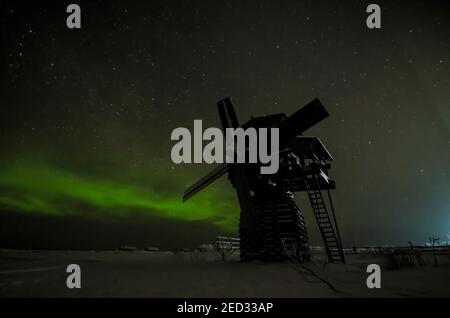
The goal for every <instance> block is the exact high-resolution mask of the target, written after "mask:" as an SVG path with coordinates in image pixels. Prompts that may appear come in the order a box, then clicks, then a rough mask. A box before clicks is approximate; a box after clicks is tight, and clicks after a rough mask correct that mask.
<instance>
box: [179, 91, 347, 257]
mask: <svg viewBox="0 0 450 318" xmlns="http://www.w3.org/2000/svg"><path fill="white" fill-rule="evenodd" d="M218 109H219V116H220V120H221V123H222V128H223V130H224V132H225V129H226V128H229V127H233V128H237V127H242V128H244V129H246V128H248V127H254V128H256V129H258V128H277V127H278V128H279V134H280V166H279V170H278V172H277V173H276V174H271V175H270V174H260V173H259V165H258V164H242V163H239V164H233V163H228V164H221V165H219V166H218V167H217V168H215V169H214V170H213V171H211V172H210V173H209V174H207V175H206V176H205V177H203V178H201V179H200V180H199V181H198V182H196V183H195V184H194V185H192V186H191V187H189V188H188V189H187V190H186V191H185V193H184V196H183V201H186V200H187V199H189V198H190V197H192V196H193V195H194V194H196V193H197V192H199V191H200V190H202V189H203V188H205V187H206V186H208V185H209V184H211V183H212V182H214V181H215V180H217V179H218V178H219V177H221V176H222V175H224V174H225V173H228V178H229V180H230V182H231V184H232V186H233V187H234V188H235V189H236V192H237V196H238V200H239V205H240V208H241V214H240V225H239V236H240V252H241V253H240V257H241V261H245V260H252V259H260V260H282V259H285V258H286V257H287V256H288V255H287V253H288V252H287V248H286V247H288V249H289V253H290V254H291V253H292V251H293V252H294V255H295V257H296V258H297V259H299V260H300V261H303V262H304V261H308V260H309V258H310V245H309V240H308V234H307V230H306V225H305V221H304V218H303V215H302V213H301V212H300V210H299V208H298V207H297V205H296V203H295V201H294V192H300V191H304V192H306V193H307V195H308V198H309V202H310V204H311V207H312V209H313V211H314V215H315V218H316V221H317V224H318V226H319V230H320V234H321V235H322V238H323V241H324V245H325V250H326V253H327V256H328V261H329V262H330V263H345V259H344V253H343V251H342V244H341V239H340V235H339V230H338V226H337V221H336V216H335V213H334V207H333V202H332V199H331V194H330V190H331V189H335V182H334V181H333V180H331V179H330V177H329V176H328V172H327V171H328V169H330V164H329V162H330V161H332V160H333V158H332V156H331V155H330V153H329V152H328V150H327V149H326V148H325V146H324V145H323V144H322V142H321V141H320V140H319V138H317V137H306V136H303V135H302V134H303V133H304V132H305V131H306V130H307V129H309V128H311V127H312V126H314V125H315V124H317V123H318V122H320V121H322V120H323V119H325V118H326V117H328V116H329V114H328V112H327V111H326V109H325V108H324V107H323V106H322V104H321V103H320V101H319V100H318V99H315V100H313V101H312V102H310V103H309V104H307V105H306V106H304V107H303V108H301V109H300V110H298V111H297V112H295V113H294V114H292V115H291V116H289V117H288V116H286V115H285V114H283V113H280V114H274V115H268V116H262V117H252V118H251V119H250V120H249V121H247V122H246V123H245V124H243V125H240V124H239V122H238V119H237V116H236V113H235V110H234V106H233V103H232V101H231V98H230V97H227V98H225V99H223V100H221V101H219V102H218ZM322 191H324V192H326V193H327V197H328V207H327V204H326V200H325V199H324V196H323V194H322ZM329 211H330V212H331V215H330V213H329Z"/></svg>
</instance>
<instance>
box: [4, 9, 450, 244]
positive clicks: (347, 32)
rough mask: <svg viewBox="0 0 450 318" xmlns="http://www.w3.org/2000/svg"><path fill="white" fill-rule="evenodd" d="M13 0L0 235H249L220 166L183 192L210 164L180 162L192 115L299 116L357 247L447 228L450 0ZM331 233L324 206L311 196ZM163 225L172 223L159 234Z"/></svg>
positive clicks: (88, 239)
mask: <svg viewBox="0 0 450 318" xmlns="http://www.w3.org/2000/svg"><path fill="white" fill-rule="evenodd" d="M77 3H79V4H80V6H81V10H82V28H81V29H80V30H68V29H67V28H66V26H65V19H66V15H67V14H66V13H65V7H66V5H67V4H65V3H61V4H50V3H41V2H39V3H30V4H27V5H25V4H20V3H17V2H15V1H9V2H8V1H7V2H2V4H0V24H1V25H0V26H1V27H0V35H1V41H2V46H1V49H0V60H1V64H0V85H1V97H2V100H1V102H0V149H1V150H0V247H14V248H33V247H39V248H54V247H58V248H83V249H90V248H111V247H116V246H117V245H118V244H132V245H137V246H142V245H152V244H155V245H158V244H162V245H163V244H164V242H165V241H170V244H168V246H169V245H170V247H184V246H196V245H198V244H200V243H203V242H207V241H209V240H211V239H212V238H213V237H214V235H217V234H223V233H231V234H235V233H236V232H237V224H238V216H239V211H238V205H237V199H236V197H235V193H234V192H233V189H232V188H231V186H230V185H229V183H228V180H226V177H223V178H222V179H221V180H220V181H219V182H217V183H215V184H214V185H212V186H211V187H208V189H206V190H205V191H202V193H200V194H199V195H198V196H196V197H195V198H193V199H192V200H189V201H188V202H187V203H182V200H181V197H182V193H183V191H184V189H185V188H186V187H187V186H189V185H191V184H192V183H193V182H195V181H196V180H197V179H198V178H200V177H201V176H203V175H204V174H205V173H207V172H208V171H209V170H210V169H212V167H210V166H208V165H206V164H192V165H175V164H173V163H172V162H171V159H170V150H171V147H172V145H173V144H174V143H173V142H172V141H171V140H170V134H171V132H172V130H173V129H175V128H177V127H188V128H192V127H191V126H192V123H193V121H194V120H195V119H202V120H203V123H204V126H205V127H210V126H219V119H218V115H217V110H216V107H215V103H216V102H217V101H218V100H219V99H221V98H223V97H225V96H228V95H231V96H232V97H233V100H234V102H235V104H236V108H237V113H238V117H239V118H240V120H241V121H245V120H247V119H248V118H250V116H252V115H254V116H258V115H263V114H272V113H278V112H285V113H287V114H290V113H292V112H294V111H296V110H297V109H298V108H299V107H301V106H302V105H304V104H306V103H308V102H309V101H311V100H312V99H314V98H316V97H318V98H319V99H320V100H321V101H322V103H323V104H324V106H325V107H326V108H327V110H328V111H329V113H330V114H331V116H330V117H329V118H327V119H326V120H324V121H323V122H321V123H320V124H319V125H317V126H316V127H314V128H313V129H311V131H308V132H307V133H310V134H311V135H317V136H318V137H319V138H321V140H322V141H323V142H324V143H325V144H326V145H327V148H328V149H329V150H330V152H331V154H332V155H333V157H334V158H335V162H334V163H333V168H332V170H331V171H330V173H331V175H332V178H333V179H334V180H336V183H337V190H336V191H335V206H336V209H337V214H338V219H339V222H340V224H341V234H342V238H343V241H344V244H361V245H362V244H405V243H406V242H407V241H408V240H414V241H417V242H423V241H424V240H426V239H427V237H428V236H429V235H435V236H439V237H441V238H442V239H445V237H446V235H447V233H450V211H449V209H450V201H449V195H448V189H450V181H449V179H450V178H449V173H450V172H449V166H450V165H449V158H450V156H449V154H450V153H449V151H448V149H449V146H450V143H449V127H450V121H449V112H450V102H449V101H450V89H449V87H450V41H449V39H450V34H449V30H450V17H449V14H450V10H449V9H450V8H449V4H448V2H446V1H430V2H426V1H409V2H408V7H407V9H406V8H405V6H406V4H402V3H398V2H394V1H380V2H377V3H378V4H379V5H380V6H381V9H382V28H381V30H368V29H367V28H366V27H365V17H366V13H365V5H366V4H365V3H363V2H360V1H327V2H316V1H314V2H313V1H283V3H278V2H277V1H245V2H243V1H213V2H211V1H209V2H207V1H133V2H131V3H129V2H126V1H112V2H107V1H80V2H77ZM297 198H298V203H299V205H300V207H301V208H303V210H304V213H305V217H306V221H307V222H308V224H309V229H310V231H311V236H312V238H313V242H314V238H315V237H316V236H317V233H316V232H317V229H316V228H315V225H314V223H313V222H312V215H311V211H309V210H308V206H307V205H306V204H305V202H304V201H303V200H302V195H298V196H297ZM158 238H160V239H159V240H158Z"/></svg>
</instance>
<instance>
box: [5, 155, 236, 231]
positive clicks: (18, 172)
mask: <svg viewBox="0 0 450 318" xmlns="http://www.w3.org/2000/svg"><path fill="white" fill-rule="evenodd" d="M0 189H1V194H0V206H3V207H4V208H7V209H11V210H17V211H22V212H27V213H44V214H51V215H57V216H64V215H69V214H77V213H82V212H83V211H81V209H83V207H84V208H86V207H93V208H94V209H88V210H89V211H94V212H92V213H93V215H92V217H126V214H127V212H129V211H137V210H139V211H142V213H147V214H153V215H158V216H163V217H166V218H171V219H177V220H182V221H206V222H211V223H213V224H215V225H218V226H220V227H221V228H222V229H223V230H227V231H232V230H233V229H235V228H236V225H237V222H238V215H239V214H238V209H237V206H236V205H234V204H233V203H232V202H230V201H226V200H225V201H223V199H222V200H220V199H219V193H218V191H220V189H216V190H215V189H208V190H207V191H204V192H203V193H201V194H199V195H198V197H196V198H194V199H192V200H190V201H188V202H185V203H183V202H182V201H181V194H182V193H180V194H179V195H178V196H176V197H175V196H173V195H172V196H171V195H169V194H165V193H161V191H159V192H158V191H157V189H158V186H157V185H153V186H152V187H150V188H147V187H143V186H142V185H139V184H137V183H133V182H129V183H126V182H119V181H117V180H109V179H106V178H100V177H92V176H89V177H87V176H83V175H79V174H75V173H73V172H71V171H68V170H63V169H60V168H55V167H50V166H48V165H43V164H38V165H36V164H25V163H22V164H15V165H10V166H3V167H2V168H0Z"/></svg>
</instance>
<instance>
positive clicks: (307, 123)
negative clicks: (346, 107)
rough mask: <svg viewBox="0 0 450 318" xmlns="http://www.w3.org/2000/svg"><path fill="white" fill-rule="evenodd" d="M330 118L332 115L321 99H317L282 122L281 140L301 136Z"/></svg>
mask: <svg viewBox="0 0 450 318" xmlns="http://www.w3.org/2000/svg"><path fill="white" fill-rule="evenodd" d="M328 116H330V114H329V113H328V112H327V110H326V109H325V107H323V105H322V103H321V102H320V101H319V99H317V98H316V99H314V100H313V101H312V102H310V103H309V104H307V105H306V106H303V107H302V108H300V109H299V110H298V111H296V112H295V113H293V114H292V115H291V116H289V117H288V118H286V119H285V120H284V121H282V122H281V124H280V125H279V129H280V139H281V140H283V139H284V140H287V139H290V138H294V137H295V136H297V135H301V134H302V133H303V132H304V131H306V130H307V129H309V128H311V127H312V126H314V125H315V124H317V123H318V122H320V121H322V120H323V119H325V118H327V117H328Z"/></svg>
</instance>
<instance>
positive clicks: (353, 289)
mask: <svg viewBox="0 0 450 318" xmlns="http://www.w3.org/2000/svg"><path fill="white" fill-rule="evenodd" d="M313 258H314V261H313V262H312V263H309V264H308V265H307V269H308V270H305V269H302V268H298V267H296V266H295V265H293V264H291V263H288V262H286V263H263V262H249V263H240V262H239V261H237V255H231V256H228V258H227V261H225V262H223V261H221V260H220V257H219V256H218V255H216V254H215V253H212V252H198V251H197V252H180V253H177V254H174V253H172V252H146V251H133V252H126V251H21V250H20V251H19V250H0V296H1V297H450V257H449V256H448V255H440V256H437V265H438V266H435V265H434V259H433V256H432V255H427V256H424V257H423V258H424V260H425V262H426V265H425V266H419V265H418V264H415V266H405V267H401V268H400V269H392V266H391V264H390V262H389V260H388V259H387V258H386V257H383V256H364V255H347V264H346V265H343V264H336V265H334V264H326V262H325V261H324V255H320V254H315V255H314V257H313ZM72 263H74V264H78V265H80V268H81V288H80V289H68V288H67V286H66V278H67V276H68V275H69V274H67V273H66V267H67V265H69V264H72ZM372 263H375V264H379V265H380V266H381V268H382V272H381V289H368V288H367V287H366V278H367V276H368V274H367V273H366V267H367V265H368V264H372ZM309 271H312V272H313V273H315V274H316V275H319V276H320V277H322V278H324V279H326V280H327V281H328V282H330V283H331V284H332V285H333V286H334V287H335V288H336V289H337V292H335V291H333V290H332V289H331V288H330V287H329V286H327V284H325V283H323V282H321V281H320V280H319V279H317V277H315V276H314V275H311V274H310V273H309Z"/></svg>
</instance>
